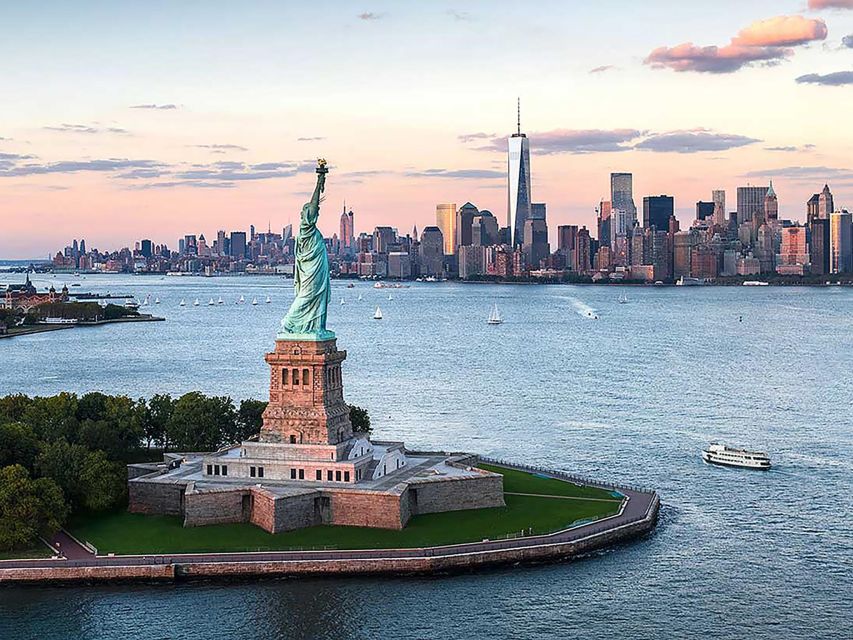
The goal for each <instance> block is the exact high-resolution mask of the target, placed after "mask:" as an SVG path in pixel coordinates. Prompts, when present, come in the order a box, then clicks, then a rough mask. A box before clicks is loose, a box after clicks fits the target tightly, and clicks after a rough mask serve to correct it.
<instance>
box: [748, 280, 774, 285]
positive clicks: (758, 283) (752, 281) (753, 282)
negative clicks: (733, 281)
mask: <svg viewBox="0 0 853 640" xmlns="http://www.w3.org/2000/svg"><path fill="white" fill-rule="evenodd" d="M743 286H744V287H769V286H770V283H769V282H764V281H763V280H744V282H743Z"/></svg>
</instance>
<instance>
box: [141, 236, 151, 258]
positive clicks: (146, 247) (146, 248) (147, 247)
mask: <svg viewBox="0 0 853 640" xmlns="http://www.w3.org/2000/svg"><path fill="white" fill-rule="evenodd" d="M139 244H140V249H139V253H141V254H142V255H143V256H145V257H146V258H150V257H151V256H152V255H154V251H153V248H154V244H153V243H152V242H151V241H150V240H148V239H145V240H143V241H142V242H140V243H139Z"/></svg>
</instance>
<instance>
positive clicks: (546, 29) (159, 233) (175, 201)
mask: <svg viewBox="0 0 853 640" xmlns="http://www.w3.org/2000/svg"><path fill="white" fill-rule="evenodd" d="M253 4H255V5H257V7H259V8H262V9H263V10H258V11H254V12H248V13H249V15H246V14H244V13H240V12H237V11H235V10H234V9H230V8H228V7H227V5H225V4H220V3H209V4H206V5H205V6H206V10H205V11H201V10H200V9H199V8H198V7H195V8H193V7H191V6H189V5H183V6H170V5H168V4H165V3H163V4H161V3H149V4H147V5H145V7H121V8H117V9H116V8H110V9H109V10H107V9H106V8H107V7H108V5H104V4H101V3H95V2H82V3H78V4H77V5H75V7H74V8H73V9H71V8H69V7H66V6H64V5H62V4H59V3H56V4H55V5H52V7H51V8H50V10H46V11H39V12H36V11H35V10H33V9H27V8H25V7H13V8H10V9H7V11H6V14H7V20H6V22H7V24H9V25H14V27H15V28H14V29H9V32H8V33H6V34H4V42H3V44H0V48H2V49H3V52H4V55H5V57H6V60H7V66H8V72H7V73H6V74H4V81H3V86H4V89H5V91H4V93H5V94H7V95H8V96H10V97H9V98H7V100H5V101H4V102H3V104H2V105H0V114H2V118H1V119H0V121H1V122H2V123H3V124H2V125H0V202H2V204H0V207H2V211H3V219H4V233H3V234H2V236H0V257H2V258H34V257H39V256H44V255H47V253H49V252H51V251H52V250H55V248H56V247H57V246H61V245H62V244H64V243H65V242H67V238H68V237H72V236H84V237H86V238H87V241H88V243H89V244H90V246H116V245H122V244H127V242H128V241H129V239H131V238H141V237H148V236H156V237H157V238H160V239H163V240H171V239H172V238H175V237H177V236H179V235H182V234H184V233H186V231H187V230H188V229H211V230H213V229H216V228H229V229H230V228H235V229H242V228H246V227H247V226H248V224H250V223H256V224H259V225H263V226H265V225H264V222H266V221H268V220H269V221H271V222H272V226H273V228H276V227H278V228H281V226H283V225H285V224H287V223H288V222H295V221H296V220H298V213H299V209H300V207H301V204H302V203H303V202H304V201H305V199H306V198H307V195H308V194H306V193H304V192H303V191H301V190H300V186H299V185H300V184H301V183H300V179H299V176H300V175H301V174H302V173H303V172H305V171H307V172H311V171H313V162H314V159H315V158H316V157H318V156H324V157H327V158H329V160H330V164H331V167H332V171H333V172H334V173H335V174H336V175H335V178H336V179H335V181H334V183H333V188H332V189H330V191H329V192H328V193H327V197H328V198H329V202H330V204H331V205H333V208H336V207H337V206H338V204H337V203H340V202H342V201H343V200H346V201H347V203H348V206H352V207H353V208H354V209H355V210H356V211H357V212H358V215H359V227H361V228H362V229H369V228H372V227H374V226H376V225H381V224H390V225H393V226H395V227H398V228H399V229H401V230H407V229H410V228H412V226H414V225H417V226H418V227H419V228H423V227H425V226H428V225H430V224H433V221H434V217H435V205H436V203H439V202H466V201H469V200H470V201H472V202H476V204H477V205H478V206H479V207H480V208H483V209H489V210H491V211H492V212H493V213H494V214H495V215H496V216H497V217H498V219H499V220H501V221H503V220H504V219H505V217H506V206H507V205H506V201H507V184H506V182H507V168H506V148H507V137H508V136H510V135H511V134H512V133H514V132H515V131H516V99H517V98H518V97H519V96H520V98H521V110H522V111H521V130H522V131H523V132H525V133H526V134H527V136H528V139H529V141H530V155H531V175H532V177H533V184H532V189H531V192H532V201H533V202H546V203H547V205H548V218H549V223H550V224H551V225H553V226H556V225H560V224H587V225H588V226H589V225H590V224H591V222H592V221H593V220H594V215H595V214H594V207H595V205H596V204H597V203H598V202H599V201H600V200H602V199H606V197H607V194H608V193H609V184H608V181H607V176H608V175H609V174H610V173H611V172H626V173H632V174H633V179H634V185H633V195H634V198H635V200H638V201H642V198H643V197H644V196H648V195H658V194H664V193H665V194H669V195H673V196H674V198H675V206H676V214H677V215H678V216H679V217H680V219H681V220H683V221H685V222H686V221H688V220H689V219H691V218H692V216H693V213H694V208H695V203H696V201H697V200H708V199H710V197H711V190H712V189H725V190H726V191H727V192H728V193H729V194H731V195H730V198H731V197H732V195H733V194H734V190H735V187H737V186H743V185H745V184H759V185H762V184H767V182H768V180H769V179H772V180H773V185H774V189H775V191H776V192H777V193H778V195H779V216H780V218H791V219H799V220H801V221H802V220H804V219H805V198H804V195H806V196H807V195H809V194H810V193H812V192H813V191H814V188H815V185H818V183H819V184H820V185H822V184H824V183H826V182H829V183H831V184H832V187H833V192H834V194H835V198H836V203H837V204H838V205H839V206H849V204H850V203H851V202H853V171H851V169H850V167H849V158H850V157H851V152H853V143H851V140H850V137H849V135H846V134H845V131H844V130H843V120H842V119H841V117H842V112H843V109H844V108H843V105H844V104H845V103H846V101H849V99H850V97H851V91H853V88H851V87H853V84H851V82H853V78H851V77H850V76H851V75H853V71H850V69H851V66H853V65H851V58H853V11H851V10H850V8H851V7H853V2H849V1H846V0H810V1H809V2H807V0H800V1H797V2H754V3H749V6H748V7H747V6H743V3H734V2H723V3H715V4H714V5H713V7H712V6H711V5H710V4H709V3H698V2H697V3H694V4H693V5H691V6H690V7H688V8H681V7H679V8H678V10H677V11H676V9H674V8H673V7H672V6H671V5H669V4H667V3H663V2H651V3H646V4H645V5H644V6H643V7H637V6H633V5H630V4H627V3H621V2H620V3H616V2H613V3H604V4H603V5H602V6H600V7H583V6H580V7H575V6H571V7H564V6H562V5H561V4H557V3H543V4H542V5H541V8H540V10H538V11H537V12H535V13H532V12H531V13H529V14H528V13H525V12H524V9H523V8H522V7H520V6H512V5H499V6H498V7H496V8H495V7H493V5H490V4H485V3H465V4H464V5H460V4H456V5H451V4H444V3H442V4H434V5H433V4H431V5H429V6H419V7H404V6H397V5H395V4H392V3H369V6H368V5H363V4H353V3H342V2H329V3H325V4H324V7H325V8H326V9H327V11H328V14H329V15H328V19H327V26H325V27H324V28H323V30H322V31H323V32H322V34H314V33H313V32H312V30H311V29H310V26H311V25H310V23H309V15H308V12H307V9H303V8H300V7H293V8H290V7H287V8H282V7H279V6H276V5H274V4H272V3H269V4H268V3H253ZM640 25H645V26H642V27H641V26H640ZM108 26H109V27H110V28H109V29H108V28H107V27H108ZM513 30H516V31H521V32H523V33H524V34H525V37H523V38H513V37H512V34H513ZM415 34H417V36H418V37H415ZM534 41H535V42H536V47H530V43H531V42H534ZM34 42H35V43H42V45H41V46H38V47H34V45H33V43H34ZM47 43H49V45H48V44H47ZM687 43H692V45H688V44H687ZM709 47H717V48H715V49H714V48H709ZM390 50H393V51H395V55H394V56H393V57H390V56H388V55H387V52H388V51H390ZM367 69H369V70H370V73H367V71H366V70H367ZM72 95H73V96H75V98H74V100H69V99H68V96H72ZM321 122H323V125H322V126H320V123H321ZM302 177H303V178H304V176H302ZM728 207H729V209H733V208H734V207H733V206H732V203H729V204H728ZM336 226H337V221H336V220H332V219H331V218H329V219H326V220H324V221H322V223H321V230H322V231H323V232H324V234H326V235H327V236H330V235H331V234H332V233H333V232H334V231H335V230H336ZM155 230H156V231H155Z"/></svg>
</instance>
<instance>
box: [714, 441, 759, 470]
mask: <svg viewBox="0 0 853 640" xmlns="http://www.w3.org/2000/svg"><path fill="white" fill-rule="evenodd" d="M702 460H704V461H705V462H710V463H711V464H720V465H724V466H727V467H744V468H746V469H763V470H765V471H766V470H767V469H769V468H770V456H768V455H767V454H766V453H761V452H758V451H746V450H745V449H733V448H731V447H727V446H725V445H722V444H717V443H716V442H712V443H711V444H710V445H709V446H708V448H707V449H705V450H704V451H702Z"/></svg>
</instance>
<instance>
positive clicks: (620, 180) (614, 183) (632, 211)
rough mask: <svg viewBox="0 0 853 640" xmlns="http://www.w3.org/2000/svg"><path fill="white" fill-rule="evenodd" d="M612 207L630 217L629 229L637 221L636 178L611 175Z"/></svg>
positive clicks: (627, 175) (627, 174)
mask: <svg viewBox="0 0 853 640" xmlns="http://www.w3.org/2000/svg"><path fill="white" fill-rule="evenodd" d="M610 206H611V207H613V209H614V210H615V209H619V210H620V211H624V212H625V214H626V215H627V216H628V227H629V228H633V226H634V223H635V222H636V221H637V206H636V205H635V204H634V176H633V175H632V174H630V173H611V174H610Z"/></svg>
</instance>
